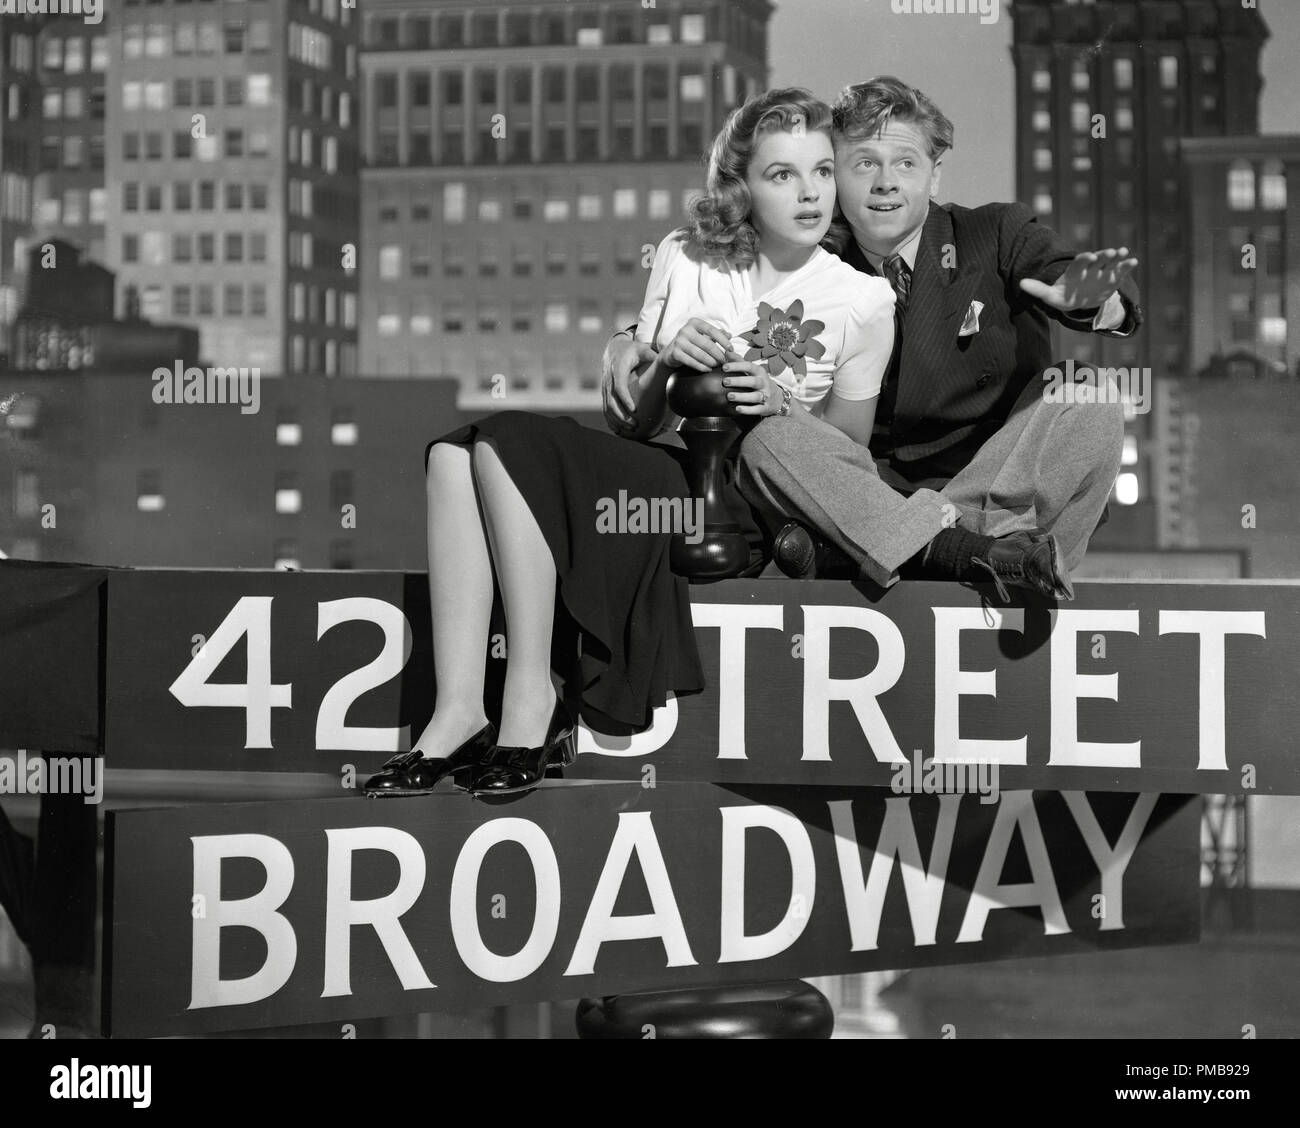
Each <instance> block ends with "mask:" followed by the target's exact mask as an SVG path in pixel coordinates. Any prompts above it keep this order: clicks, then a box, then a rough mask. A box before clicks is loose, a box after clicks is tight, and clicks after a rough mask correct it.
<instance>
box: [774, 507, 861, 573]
mask: <svg viewBox="0 0 1300 1128" xmlns="http://www.w3.org/2000/svg"><path fill="white" fill-rule="evenodd" d="M772 559H773V560H774V561H775V562H776V566H777V567H778V568H780V569H781V571H782V572H784V573H785V574H786V575H787V576H789V577H790V578H791V579H792V580H807V579H816V578H819V577H821V578H826V579H856V578H857V575H858V569H857V568H856V567H855V566H854V564H853V561H852V560H850V559H849V558H848V557H847V556H845V555H844V553H843V552H842V551H840V549H838V548H837V547H836V546H835V545H833V544H831V542H830V541H828V540H827V539H826V538H825V537H822V536H820V535H818V534H817V533H814V532H813V531H812V530H811V529H809V528H808V527H807V526H806V525H802V524H800V523H799V522H798V521H790V522H789V523H788V524H786V525H783V526H782V527H781V531H780V532H779V533H777V534H776V539H775V540H774V541H773V542H772Z"/></svg>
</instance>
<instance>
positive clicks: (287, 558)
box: [271, 537, 302, 572]
mask: <svg viewBox="0 0 1300 1128" xmlns="http://www.w3.org/2000/svg"><path fill="white" fill-rule="evenodd" d="M271 556H272V560H273V561H274V563H273V565H272V566H273V567H274V568H275V570H276V571H278V572H289V571H292V572H298V571H301V569H302V561H301V560H300V559H299V558H298V542H297V541H296V540H294V539H292V538H291V537H281V538H279V539H278V540H277V541H276V542H275V548H274V550H273V551H272V553H271Z"/></svg>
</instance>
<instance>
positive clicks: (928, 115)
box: [832, 75, 952, 161]
mask: <svg viewBox="0 0 1300 1128" xmlns="http://www.w3.org/2000/svg"><path fill="white" fill-rule="evenodd" d="M832 114H833V117H834V123H835V135H836V137H837V138H843V139H845V140H848V141H863V140H866V139H867V138H868V137H875V136H876V134H878V133H879V132H880V131H881V130H883V129H884V128H885V126H886V125H888V124H889V122H890V121H891V120H893V121H899V122H906V123H908V124H910V125H914V126H916V128H917V129H919V130H920V131H921V132H922V133H923V134H925V139H926V146H927V148H928V149H929V154H930V159H931V160H932V161H937V160H938V159H939V158H940V157H941V156H943V155H944V153H946V152H947V151H948V150H949V149H951V148H952V122H950V121H949V120H948V119H947V118H946V117H945V116H944V113H943V111H942V110H941V109H939V107H938V106H936V105H935V104H934V103H933V102H932V101H931V100H930V99H929V98H927V97H926V96H925V95H924V94H923V93H922V92H921V91H920V90H917V89H916V87H914V86H908V85H907V83H906V82H904V81H903V80H902V79H898V78H894V77H893V76H892V75H881V76H880V77H878V78H873V79H870V80H869V81H867V82H858V83H855V84H854V85H852V86H846V87H845V88H844V89H843V90H842V91H841V92H840V96H839V97H838V98H836V99H835V105H834V106H833V107H832Z"/></svg>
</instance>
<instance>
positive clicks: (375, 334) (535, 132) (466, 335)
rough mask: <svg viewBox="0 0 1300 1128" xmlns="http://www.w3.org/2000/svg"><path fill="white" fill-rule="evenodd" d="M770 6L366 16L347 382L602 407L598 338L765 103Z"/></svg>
mask: <svg viewBox="0 0 1300 1128" xmlns="http://www.w3.org/2000/svg"><path fill="white" fill-rule="evenodd" d="M771 12H772V6H771V4H770V3H768V0H658V2H657V3H655V4H636V3H630V2H628V0H609V2H597V0H593V2H587V3H580V4H579V3H568V2H566V0H532V2H526V3H514V2H512V3H501V2H497V0H479V2H478V3H474V4H470V3H466V2H464V0H432V2H431V0H374V2H372V3H369V4H368V5H367V6H366V10H365V13H364V15H363V17H362V18H363V20H364V21H365V22H364V29H363V43H364V48H365V49H364V51H363V54H362V75H363V81H364V84H365V93H364V96H363V99H362V103H363V106H364V112H365V122H364V126H363V145H364V152H365V163H366V167H365V169H364V171H363V173H362V183H363V198H364V207H363V216H362V232H363V239H362V254H361V269H362V275H363V283H362V304H363V308H362V316H361V330H360V342H361V364H362V368H363V370H364V371H366V372H367V373H370V374H374V375H376V376H442V375H445V376H451V377H454V378H456V379H457V380H458V381H459V382H460V387H461V398H460V401H459V402H460V406H461V407H462V408H465V409H473V410H479V409H482V408H485V407H491V406H503V405H504V404H505V403H508V404H509V405H510V406H512V407H513V406H518V407H524V406H527V407H535V408H543V409H544V408H548V407H551V408H568V407H570V406H573V407H582V406H587V407H591V406H596V405H598V403H599V393H598V391H597V387H598V378H599V361H600V353H601V349H602V347H603V345H604V342H605V339H606V337H607V335H608V333H609V332H610V329H611V327H613V326H616V325H628V324H630V323H632V322H635V320H636V317H637V314H638V312H639V310H640V306H641V302H642V299H643V297H644V291H645V283H646V280H647V277H648V269H649V265H650V261H651V257H652V253H653V251H654V248H655V247H656V246H657V245H658V243H659V241H660V239H662V238H663V236H664V235H665V234H667V233H668V232H669V231H670V230H671V229H672V228H674V227H676V226H678V225H680V223H681V222H682V220H683V218H684V214H685V204H686V201H687V200H688V199H689V197H690V196H692V195H694V194H696V193H698V192H699V191H700V190H701V189H702V188H703V184H704V167H703V161H702V157H703V153H704V149H705V146H706V145H707V143H708V141H709V139H710V138H711V137H712V135H713V133H714V132H716V130H717V129H718V128H719V127H720V126H721V124H722V122H723V121H724V120H725V118H726V115H727V113H728V112H729V111H730V110H731V109H732V108H733V107H734V106H736V105H737V104H739V102H740V101H742V100H743V99H744V98H745V97H747V96H748V95H749V94H751V93H754V92H756V91H758V90H760V89H763V88H764V87H765V86H766V84H767V64H766V58H767V21H768V19H769V17H770V15H771Z"/></svg>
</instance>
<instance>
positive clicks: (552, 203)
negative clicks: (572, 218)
mask: <svg viewBox="0 0 1300 1128" xmlns="http://www.w3.org/2000/svg"><path fill="white" fill-rule="evenodd" d="M542 218H543V219H544V220H546V222H547V223H563V222H564V221H565V220H567V219H568V218H569V201H568V200H547V201H546V202H545V203H544V204H543V205H542Z"/></svg>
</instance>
